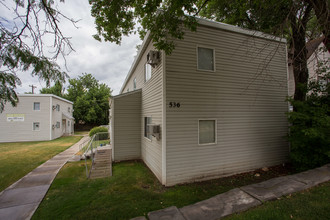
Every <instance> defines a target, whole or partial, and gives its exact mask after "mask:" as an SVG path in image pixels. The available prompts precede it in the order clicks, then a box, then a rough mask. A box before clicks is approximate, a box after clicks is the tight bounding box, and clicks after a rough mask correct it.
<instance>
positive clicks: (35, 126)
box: [33, 122, 40, 131]
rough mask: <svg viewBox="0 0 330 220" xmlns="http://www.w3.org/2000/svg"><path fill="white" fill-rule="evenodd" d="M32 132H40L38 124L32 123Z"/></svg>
mask: <svg viewBox="0 0 330 220" xmlns="http://www.w3.org/2000/svg"><path fill="white" fill-rule="evenodd" d="M33 130H34V131H40V122H33Z"/></svg>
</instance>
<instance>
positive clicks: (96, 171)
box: [89, 147, 112, 179]
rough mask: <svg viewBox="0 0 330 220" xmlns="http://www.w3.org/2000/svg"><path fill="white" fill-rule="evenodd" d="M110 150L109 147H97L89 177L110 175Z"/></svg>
mask: <svg viewBox="0 0 330 220" xmlns="http://www.w3.org/2000/svg"><path fill="white" fill-rule="evenodd" d="M111 153H112V150H111V148H110V147H102V148H99V149H97V151H96V154H95V158H94V162H93V164H92V168H91V171H90V173H89V178H90V179H96V178H104V177H109V176H112V159H111V158H112V155H111Z"/></svg>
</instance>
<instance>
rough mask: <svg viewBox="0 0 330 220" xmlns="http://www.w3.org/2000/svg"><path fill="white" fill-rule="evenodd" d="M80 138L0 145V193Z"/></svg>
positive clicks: (70, 137) (71, 137) (72, 137)
mask: <svg viewBox="0 0 330 220" xmlns="http://www.w3.org/2000/svg"><path fill="white" fill-rule="evenodd" d="M81 138H82V136H68V137H61V138H58V139H55V140H52V141H38V142H15V143H0V191H2V190H4V189H5V188H7V187H8V186H10V185H11V184H13V183H14V182H16V181H17V180H19V179H20V178H21V177H23V176H25V175H26V174H27V173H29V172H30V171H32V170H33V169H35V168H36V167H38V166H39V165H40V164H42V163H44V162H45V161H47V160H49V159H50V158H52V157H53V156H55V155H56V154H58V153H60V152H62V151H64V150H65V149H67V148H68V147H70V146H72V145H73V144H74V143H76V142H78V141H79V140H80V139H81Z"/></svg>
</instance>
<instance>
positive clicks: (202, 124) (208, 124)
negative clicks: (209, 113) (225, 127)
mask: <svg viewBox="0 0 330 220" xmlns="http://www.w3.org/2000/svg"><path fill="white" fill-rule="evenodd" d="M216 130H217V126H216V120H199V121H198V133H199V134H198V144H215V143H216V133H217V132H216Z"/></svg>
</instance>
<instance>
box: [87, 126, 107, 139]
mask: <svg viewBox="0 0 330 220" xmlns="http://www.w3.org/2000/svg"><path fill="white" fill-rule="evenodd" d="M99 132H108V129H107V128H105V127H95V128H92V129H91V130H90V131H89V136H90V137H93V135H94V134H96V133H99Z"/></svg>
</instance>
